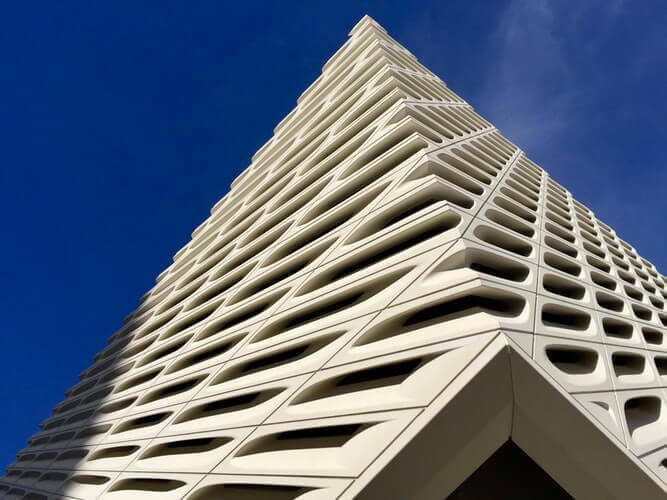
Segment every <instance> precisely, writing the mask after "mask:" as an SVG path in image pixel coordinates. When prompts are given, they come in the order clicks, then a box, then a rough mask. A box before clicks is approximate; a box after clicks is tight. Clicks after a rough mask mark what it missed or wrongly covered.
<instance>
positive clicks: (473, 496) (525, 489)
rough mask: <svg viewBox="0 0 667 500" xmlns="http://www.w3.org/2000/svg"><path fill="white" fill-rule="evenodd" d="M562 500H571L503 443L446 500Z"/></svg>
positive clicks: (515, 449) (514, 448) (519, 452)
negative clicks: (536, 499) (535, 499)
mask: <svg viewBox="0 0 667 500" xmlns="http://www.w3.org/2000/svg"><path fill="white" fill-rule="evenodd" d="M536 496H539V498H540V499H541V500H564V499H571V498H572V497H571V496H570V495H569V494H568V493H567V492H566V491H565V490H564V489H563V488H561V487H560V485H559V484H558V483H557V482H556V481H554V480H553V478H552V477H551V476H550V475H549V474H547V473H546V472H545V471H544V469H542V468H541V467H540V466H539V465H537V464H536V463H535V462H534V461H533V459H532V458H530V457H529V456H528V455H526V453H525V452H524V451H523V450H522V449H521V448H519V447H518V446H517V445H516V444H514V443H513V442H512V441H511V440H509V441H507V442H505V444H503V445H502V446H501V447H500V448H498V449H497V450H496V451H495V453H494V454H493V455H491V456H490V457H489V458H488V459H487V460H486V462H484V463H483V464H482V465H480V466H479V468H478V469H477V470H476V471H475V472H473V473H472V474H471V475H470V476H469V477H468V479H466V480H465V481H464V482H463V483H462V484H461V485H460V486H459V487H458V488H456V490H455V491H454V492H453V493H452V494H451V495H449V496H448V497H447V499H448V500H480V499H485V498H489V499H491V498H493V499H495V500H505V499H508V500H509V499H512V500H523V499H526V500H528V499H531V500H532V499H534V498H535V497H536Z"/></svg>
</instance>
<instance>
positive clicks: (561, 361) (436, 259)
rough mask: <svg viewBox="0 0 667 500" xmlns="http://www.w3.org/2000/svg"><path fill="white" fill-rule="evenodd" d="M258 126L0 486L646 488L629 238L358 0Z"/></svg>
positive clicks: (638, 285) (654, 336) (603, 493)
mask: <svg viewBox="0 0 667 500" xmlns="http://www.w3.org/2000/svg"><path fill="white" fill-rule="evenodd" d="M274 132H275V134H274V136H273V137H272V139H271V140H269V142H267V143H266V145H264V146H263V147H262V148H261V149H260V150H259V151H258V152H257V153H256V154H255V155H254V156H253V159H252V163H251V165H250V166H249V167H248V168H247V169H246V170H245V171H244V172H243V173H242V174H241V175H240V176H239V177H238V178H237V179H236V180H235V181H234V182H233V183H232V187H231V190H230V191H229V193H228V194H227V195H225V196H224V197H223V198H222V199H221V200H220V201H219V202H218V203H217V204H216V205H215V206H214V207H213V208H212V210H211V215H210V217H209V218H208V219H207V220H206V221H204V223H202V224H201V225H200V226H199V227H198V228H197V229H196V230H195V231H194V233H193V234H192V240H191V241H190V242H189V243H188V244H187V245H186V246H185V247H184V248H183V249H182V250H180V251H179V252H178V253H177V254H176V255H175V257H174V262H173V264H172V265H171V266H170V267H169V268H167V269H166V270H165V271H164V272H163V273H162V274H160V275H159V276H158V278H157V280H156V285H155V286H154V287H153V288H152V289H151V290H150V291H149V292H148V293H147V294H146V295H145V296H144V297H143V298H142V299H141V302H140V305H139V307H138V308H137V309H136V311H134V312H133V313H132V314H131V315H129V316H128V317H127V318H126V319H125V322H124V325H123V327H122V328H121V329H120V330H119V331H118V332H116V333H115V334H114V335H113V336H112V337H111V338H110V339H109V341H108V345H107V346H106V347H105V348H104V349H103V350H102V351H101V352H100V353H99V354H98V355H97V356H96V357H95V359H94V363H93V365H92V366H91V367H90V368H89V369H87V370H86V371H84V372H83V373H81V374H80V376H79V378H80V381H79V382H78V383H77V384H76V385H75V386H73V387H72V388H71V389H69V390H68V391H67V393H66V398H65V400H64V401H63V402H62V403H60V404H58V405H57V406H56V407H55V408H54V410H53V415H52V416H51V417H50V418H48V419H47V420H45V421H44V422H43V424H42V425H41V428H40V430H39V432H38V433H36V434H35V435H33V436H32V437H31V438H30V439H29V443H28V446H27V447H26V448H24V449H23V450H21V451H20V452H19V453H18V454H17V460H16V461H15V462H14V463H12V464H11V465H10V466H9V467H8V468H7V472H6V475H5V476H4V477H2V478H1V479H0V495H5V496H6V497H7V498H31V499H42V498H44V499H46V498H73V499H75V498H76V499H89V498H109V499H121V498H123V499H134V498H147V499H173V498H187V499H192V500H201V499H208V498H231V499H264V498H267V499H268V498H271V499H295V498H302V499H310V500H315V499H330V498H444V497H446V496H447V495H449V494H450V493H451V492H453V491H455V489H456V488H457V486H458V485H459V484H461V482H462V481H464V480H465V479H466V478H467V477H468V476H469V475H470V474H471V473H472V472H473V471H474V470H475V469H477V468H478V467H479V465H480V464H482V463H483V462H484V461H485V460H486V459H487V458H488V457H489V456H490V455H491V454H492V453H493V452H494V451H495V450H496V449H497V448H498V447H499V446H501V445H502V444H503V443H505V442H506V441H508V440H512V441H513V442H514V443H516V444H517V445H518V446H520V447H521V448H522V449H523V450H524V451H525V452H526V453H527V454H528V455H530V456H531V457H532V459H533V460H535V461H536V462H537V463H538V464H539V465H540V467H542V468H543V469H544V470H545V471H547V472H548V473H549V474H550V475H551V476H552V477H553V478H554V479H555V480H556V481H558V483H559V484H560V485H561V486H562V487H563V488H564V489H565V490H567V492H568V493H569V494H571V495H573V496H575V497H577V498H629V497H638V498H660V497H663V496H665V488H666V486H665V482H664V481H665V480H667V468H666V464H667V407H666V405H667V399H666V396H667V393H666V392H665V390H666V387H667V340H666V335H667V328H666V326H667V309H666V308H665V301H666V300H667V290H666V289H665V278H664V276H662V275H661V274H660V273H659V272H658V271H657V270H656V269H655V267H654V266H653V265H652V264H651V263H650V262H648V261H647V260H645V259H643V258H641V257H640V256H639V255H638V254H637V252H636V251H635V249H634V248H633V247H632V246H630V245H629V244H628V243H626V242H624V241H623V240H621V239H620V238H618V236H617V235H616V233H615V232H614V230H613V229H612V228H610V227H609V226H607V225H606V224H604V223H603V222H601V221H600V220H598V219H597V218H596V217H595V215H594V213H593V212H592V211H591V210H590V209H589V208H587V207H585V206H584V205H582V204H581V203H579V202H577V201H576V200H575V199H573V198H572V196H571V194H570V192H569V191H567V189H565V188H564V187H562V186H560V185H559V184H558V183H556V182H555V181H554V180H553V179H551V178H550V177H549V175H548V174H547V173H546V172H545V171H544V170H542V169H541V168H540V167H539V166H537V165H536V164H535V163H533V162H532V161H531V160H529V159H528V158H527V157H526V156H525V154H524V153H523V152H522V151H521V150H520V149H519V148H518V147H516V146H515V145H513V144H512V143H511V142H509V141H508V140H507V139H505V138H504V137H502V135H501V134H500V133H499V132H498V130H496V129H495V128H494V127H493V125H491V124H490V123H489V122H487V121H486V120H484V119H483V118H482V117H481V116H479V115H478V114H476V113H475V112H474V111H473V108H472V107H471V106H470V105H469V104H467V103H466V102H464V101H463V100H462V99H461V98H460V97H458V96H457V95H456V94H455V93H453V92H452V91H451V90H450V89H449V88H448V87H447V86H446V85H445V84H444V83H443V82H442V81H441V80H440V79H439V78H438V77H437V76H435V75H434V74H432V73H431V72H430V71H429V70H427V69H426V68H425V67H424V66H422V65H421V64H420V63H419V62H418V61H417V60H416V59H415V58H414V56H413V55H412V54H410V53H409V52H408V51H407V50H406V49H405V48H403V47H402V46H400V45H399V44H398V43H397V42H395V41H394V40H393V39H392V38H391V37H390V36H389V35H388V34H387V33H386V32H385V30H384V29H383V28H382V27H380V26H379V25H378V24H377V23H376V22H375V21H373V20H372V19H370V18H368V17H364V18H363V19H362V20H361V21H360V22H359V23H358V24H357V25H356V26H355V27H354V29H353V30H352V31H351V33H350V38H349V40H348V41H347V42H346V43H345V44H344V45H343V47H341V49H340V50H339V51H338V52H336V54H334V56H333V57H332V58H331V59H330V60H329V61H328V62H327V63H326V65H325V66H324V68H323V71H322V75H321V76H320V77H319V78H318V79H317V80H316V81H315V82H314V83H313V84H312V85H311V86H310V87H309V88H308V89H307V90H306V91H305V92H304V93H303V94H302V95H301V97H300V98H299V100H298V105H297V107H296V108H295V109H294V110H293V111H292V112H291V113H290V114H289V115H288V116H287V117H286V118H285V119H284V120H283V121H282V122H281V123H280V124H279V125H278V126H277V127H276V129H275V131H274Z"/></svg>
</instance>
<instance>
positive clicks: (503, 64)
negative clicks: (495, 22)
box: [477, 0, 578, 153]
mask: <svg viewBox="0 0 667 500" xmlns="http://www.w3.org/2000/svg"><path fill="white" fill-rule="evenodd" d="M555 14H556V13H555V11H554V7H553V5H552V2H549V1H546V0H537V1H522V0H515V1H512V2H510V4H509V5H508V7H507V8H506V10H505V12H504V14H503V15H502V16H501V18H500V23H499V26H498V29H497V31H496V33H495V34H494V36H493V38H492V39H493V41H494V44H495V47H494V49H493V50H494V51H495V52H496V58H495V63H493V64H492V67H491V71H490V72H488V73H487V75H486V82H487V83H486V85H485V87H484V89H483V91H482V95H481V96H480V98H479V99H478V100H477V107H478V108H479V110H480V111H481V112H482V113H483V114H485V115H486V116H487V117H488V118H489V119H490V120H491V122H493V123H495V124H496V125H497V126H499V127H500V128H501V130H502V132H503V133H504V134H506V135H507V136H508V137H509V138H510V139H512V140H513V141H514V142H515V143H517V144H519V145H520V146H521V147H522V148H524V149H525V150H527V151H528V152H529V153H530V152H531V151H534V150H538V151H539V150H540V149H542V148H543V147H545V146H546V145H548V144H550V143H552V141H554V139H555V137H557V136H558V135H559V134H561V133H562V132H563V131H564V130H565V128H566V127H567V123H568V116H569V115H570V110H571V109H572V107H573V106H574V103H575V102H576V99H577V93H578V90H577V88H576V86H575V85H574V84H573V77H572V68H571V67H570V64H569V62H568V60H567V57H566V55H565V51H564V48H563V46H562V44H561V43H560V42H559V40H558V39H557V38H556V36H555V32H556V29H557V25H556V15H555Z"/></svg>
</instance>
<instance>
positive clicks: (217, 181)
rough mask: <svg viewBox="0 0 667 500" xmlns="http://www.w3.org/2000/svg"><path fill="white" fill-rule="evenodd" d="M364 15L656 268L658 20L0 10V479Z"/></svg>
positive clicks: (557, 13)
mask: <svg viewBox="0 0 667 500" xmlns="http://www.w3.org/2000/svg"><path fill="white" fill-rule="evenodd" d="M364 13H368V14H370V15H371V16H373V17H374V18H375V19H376V20H378V21H379V22H380V23H381V24H383V25H384V26H385V27H386V28H387V30H388V31H389V32H390V33H391V34H392V35H393V36H394V38H396V39H397V40H398V41H399V42H401V43H403V44H404V45H405V46H407V47H408V48H409V49H410V50H411V51H412V52H413V53H414V54H415V55H416V56H417V57H419V59H420V60H421V61H422V62H423V63H424V64H425V65H426V66H428V67H429V68H431V69H432V70H433V71H434V72H435V73H436V74H438V75H439V76H441V77H442V78H443V80H445V82H447V83H448V85H449V86H450V87H451V88H452V89H454V90H455V91H456V92H458V93H459V94H460V95H462V96H463V97H464V98H465V99H467V100H468V101H469V102H470V103H471V104H472V105H473V106H474V107H475V108H476V110H477V111H478V112H479V113H481V114H482V115H483V116H485V117H486V118H487V119H489V120H490V121H492V122H493V123H494V124H495V125H496V126H497V127H498V128H500V130H501V131H502V132H503V133H505V135H507V136H508V137H509V138H510V139H512V140H513V141H514V142H515V143H517V145H519V146H520V147H521V148H523V149H524V150H525V151H526V152H527V153H528V155H529V156H530V157H531V158H532V159H534V160H535V161H536V162H538V163H539V164H540V165H541V166H543V167H544V168H545V169H547V170H548V171H549V172H550V173H551V174H552V175H553V176H554V177H555V178H556V180H558V181H559V182H561V183H562V184H564V185H565V186H567V187H568V188H569V189H570V190H571V191H572V193H573V194H574V196H575V197H577V198H578V199H579V200H581V201H582V202H584V203H585V204H587V205H588V206H589V207H591V208H592V209H593V210H594V211H595V212H596V214H597V215H598V217H599V218H601V219H602V220H604V221H606V222H607V223H609V224H610V225H612V226H613V227H614V228H615V229H616V230H617V232H618V233H619V235H620V236H621V237H622V238H624V239H626V240H628V241H630V242H631V243H632V244H633V245H634V246H635V247H636V248H637V249H638V251H639V252H640V253H641V254H642V255H643V256H644V257H646V258H648V259H649V260H651V261H653V262H654V263H655V264H656V265H657V266H658V269H660V270H661V271H662V272H663V273H665V272H667V243H666V241H667V238H665V223H664V219H665V215H666V214H667V167H666V165H667V126H666V124H665V117H667V85H666V84H665V82H666V81H667V29H666V28H665V27H666V26H667V4H666V3H665V2H664V1H663V0H655V1H648V0H647V1H635V2H631V1H629V0H627V1H626V2H623V1H612V0H599V1H586V2H580V1H574V0H573V1H567V0H552V1H539V0H526V1H508V2H497V3H493V2H489V1H481V0H480V1H472V0H464V1H458V0H457V1H454V0H448V1H446V2H444V1H441V0H436V1H433V2H419V1H411V2H405V1H385V2H368V1H361V2H358V1H357V2H344V1H341V2H331V1H327V2H303V3H302V4H299V3H292V4H290V3H289V2H268V1H262V2H253V1H249V0H246V1H243V2H220V1H211V2H205V1H197V2H185V1H181V2H170V1H159V2H158V1H154V2H136V1H128V2H121V1H106V2H100V1H95V2H91V1H89V0H86V1H81V2H75V1H65V2H54V1H43V2H42V1H36V0H35V1H30V2H20V1H17V2H3V3H2V4H1V5H0V69H1V70H2V76H1V77H0V214H2V215H1V216H0V221H1V223H2V230H3V234H5V235H6V237H5V239H4V241H3V244H2V246H0V262H2V271H0V284H1V285H2V292H0V294H1V296H0V299H1V300H0V317H2V319H3V321H2V326H1V327H0V352H1V353H2V356H3V357H2V363H0V400H1V401H2V411H0V466H2V465H4V464H7V463H9V462H10V461H11V460H12V459H13V455H14V453H15V452H16V451H18V450H19V449H20V448H22V447H23V446H25V443H26V439H27V438H28V437H29V436H30V435H31V434H33V433H34V432H36V431H37V428H38V425H39V422H40V421H42V420H43V419H44V418H46V417H47V416H49V414H50V409H51V407H52V406H53V405H55V404H56V403H58V402H59V401H61V399H62V397H63V393H64V391H65V390H66V389H67V388H68V387H69V386H71V385H72V384H74V383H75V382H76V375H77V374H78V373H79V372H80V371H82V370H83V369H85V368H86V367H87V366H89V364H90V363H91V358H92V356H93V355H94V354H95V353H96V352H97V351H98V350H100V349H101V348H102V347H103V346H104V345H105V342H106V339H107V337H108V336H109V335H110V334H111V333H113V332H114V331H115V330H116V329H117V328H119V326H120V324H121V320H122V318H123V317H124V316H125V315H126V314H127V313H129V312H130V311H132V309H133V308H134V307H135V305H136V303H137V299H138V298H139V297H140V296H141V295H142V294H143V293H144V292H145V291H146V290H148V289H149V288H150V287H151V285H152V283H153V280H154V278H155V276H156V275H157V274H158V273H159V272H160V271H161V270H162V269H164V268H165V267H166V266H167V265H168V264H169V263H170V261H171V257H172V255H173V254H174V253H175V252H176V251H177V250H178V249H179V248H180V247H181V246H182V245H184V244H185V243H186V242H187V241H188V239H189V235H190V233H191V231H192V230H193V229H194V227H195V226H197V225H198V224H199V223H200V222H201V221H202V220H203V219H204V218H205V217H206V216H207V215H208V210H209V209H210V207H211V205H212V204H213V203H214V202H215V201H216V200H217V199H218V198H220V197H221V196H222V195H223V194H224V193H225V192H226V190H227V188H228V186H229V183H230V182H231V181H232V179H233V178H234V177H235V176H236V175H237V174H238V173H240V172H241V170H242V169H243V168H245V167H246V166H247V164H248V162H249V159H250V157H251V155H252V154H253V153H254V151H255V150H257V149H258V148H259V147H260V146H261V145H262V144H263V143H264V142H265V141H266V140H267V139H268V138H269V137H270V135H271V132H272V129H273V127H274V125H275V124H276V123H277V122H278V121H280V119H281V118H282V117H283V116H284V115H285V114H286V113H288V112H289V111H290V110H291V109H292V108H293V106H294V104H295V100H296V98H297V97H298V95H299V94H300V93H301V92H302V91H303V90H304V89H305V88H306V87H307V86H308V85H309V84H310V83H311V81H312V80H314V79H315V78H316V77H317V76H318V75H319V72H320V69H321V66H322V65H323V64H324V62H325V61H326V60H327V59H328V58H329V57H330V56H331V54H332V53H333V52H334V51H335V50H336V49H337V48H338V47H339V46H340V45H341V44H343V43H344V42H345V40H346V37H347V33H348V31H349V30H350V28H351V27H352V26H353V25H354V24H355V23H356V22H357V20H358V19H359V18H360V17H361V16H362V15H363V14H364Z"/></svg>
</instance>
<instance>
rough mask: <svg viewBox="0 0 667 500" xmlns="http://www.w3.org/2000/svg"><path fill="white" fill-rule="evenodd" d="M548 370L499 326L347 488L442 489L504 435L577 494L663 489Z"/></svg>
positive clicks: (415, 493) (436, 494) (429, 492)
mask: <svg viewBox="0 0 667 500" xmlns="http://www.w3.org/2000/svg"><path fill="white" fill-rule="evenodd" d="M548 378H549V375H548V374H547V373H546V372H544V370H542V369H541V368H540V367H539V366H537V365H536V364H535V362H533V361H532V360H531V359H530V358H529V357H528V356H527V355H526V354H525V353H524V352H522V350H521V349H520V348H519V347H518V346H516V344H514V343H513V342H512V341H511V340H508V339H507V338H506V337H505V336H504V335H500V336H498V337H497V338H496V339H495V340H494V342H493V343H492V344H491V345H489V346H488V347H487V348H486V349H485V351H484V352H483V353H482V354H481V355H480V356H479V357H478V358H477V359H475V360H474V361H473V362H472V363H471V364H470V365H469V366H468V368H467V369H466V370H465V372H464V373H462V374H461V375H460V376H459V377H458V378H457V379H456V380H455V381H454V382H453V383H452V385H450V386H449V387H448V388H447V389H445V391H443V393H442V394H441V395H440V396H439V398H438V400H436V401H434V403H433V404H432V405H431V406H430V408H429V410H428V411H426V412H424V414H422V415H421V416H420V418H418V419H417V420H415V422H413V424H412V425H411V427H410V428H408V429H407V430H406V432H404V433H403V434H402V435H401V436H400V437H399V438H398V439H397V440H396V441H394V442H393V443H392V444H391V445H390V446H389V447H388V448H387V449H386V450H385V452H384V453H383V454H382V456H381V457H379V459H378V460H377V461H376V462H375V463H374V464H373V465H372V466H371V467H370V468H369V469H368V470H366V471H365V472H364V474H363V475H362V477H360V478H359V480H358V481H356V482H355V484H354V485H353V486H352V489H350V490H348V491H347V492H346V494H345V497H346V498H352V497H355V498H359V499H379V498H414V499H435V498H445V497H447V496H448V495H449V494H451V493H452V492H453V491H454V490H455V489H456V488H457V487H458V486H459V485H460V484H461V483H462V482H463V481H464V480H465V479H466V478H467V477H468V476H470V474H472V473H473V472H474V471H475V470H476V469H477V468H478V467H479V466H480V465H482V464H483V463H484V462H485V461H486V460H487V459H488V458H489V457H490V456H491V455H492V454H493V453H494V452H495V451H496V450H497V449H498V448H499V447H500V446H501V445H502V444H503V443H505V442H506V441H507V440H509V439H511V440H512V441H513V442H515V443H516V444H517V445H518V446H519V447H521V449H522V450H523V451H525V452H526V454H528V455H529V456H530V457H531V458H532V459H533V460H534V461H535V462H536V463H537V464H538V465H539V466H540V467H542V469H544V470H545V471H546V472H547V473H548V474H549V475H550V476H551V477H552V478H554V479H555V480H556V481H557V482H558V483H559V484H560V485H561V486H562V487H563V488H564V489H565V490H566V491H567V492H568V493H569V494H570V495H572V496H573V497H574V498H618V499H627V498H663V497H664V496H665V490H663V489H662V488H660V486H659V483H658V481H656V480H655V479H653V478H652V477H651V476H653V473H652V472H651V471H650V470H649V469H648V468H646V467H645V466H644V465H643V464H642V463H641V462H640V461H639V460H637V459H636V458H635V457H633V456H632V455H631V454H630V453H628V452H627V451H626V450H625V449H623V448H621V447H619V446H616V445H615V444H614V442H613V441H611V440H610V439H609V437H608V434H607V433H606V432H604V431H603V430H602V428H601V426H600V424H599V423H597V422H596V421H594V420H593V419H591V418H590V417H589V416H588V414H587V412H586V411H585V410H582V409H581V408H580V407H579V404H578V403H577V402H576V401H575V400H574V399H573V398H572V397H571V396H569V395H568V394H567V393H566V392H565V391H563V390H561V389H560V388H558V387H557V386H556V385H555V382H551V381H549V380H548ZM519 474H520V472H519ZM364 476H366V477H368V478H369V479H370V480H369V481H368V482H366V481H364Z"/></svg>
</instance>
